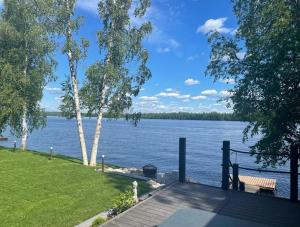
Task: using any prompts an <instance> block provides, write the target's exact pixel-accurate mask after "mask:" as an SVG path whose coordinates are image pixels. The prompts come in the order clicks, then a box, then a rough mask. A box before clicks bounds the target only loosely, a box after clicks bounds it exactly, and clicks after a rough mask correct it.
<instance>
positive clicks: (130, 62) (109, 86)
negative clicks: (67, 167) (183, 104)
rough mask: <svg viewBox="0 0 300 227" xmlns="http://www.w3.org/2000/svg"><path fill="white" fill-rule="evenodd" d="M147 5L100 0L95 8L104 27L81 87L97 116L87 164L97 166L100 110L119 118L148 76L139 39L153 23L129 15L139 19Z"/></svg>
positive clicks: (125, 0)
mask: <svg viewBox="0 0 300 227" xmlns="http://www.w3.org/2000/svg"><path fill="white" fill-rule="evenodd" d="M149 6H150V1H149V0H139V1H134V2H133V1H131V0H101V1H100V2H99V4H98V11H99V15H100V18H101V21H102V23H103V28H102V29H101V31H99V32H98V43H99V48H100V53H101V56H102V58H100V60H99V61H98V62H97V63H95V64H94V65H92V66H91V67H89V69H88V70H87V72H86V81H85V83H84V86H83V88H82V90H81V95H82V97H83V103H84V106H85V108H86V109H87V110H88V113H89V114H96V115H97V123H96V129H95V135H94V141H93V146H92V152H91V159H90V166H96V162H97V151H98V144H99V140H100V136H101V128H102V121H103V113H104V112H108V113H109V114H110V115H111V116H113V117H115V118H118V117H119V116H120V115H121V114H122V113H123V112H124V111H125V110H128V109H129V108H130V107H131V106H132V97H133V96H137V95H138V94H139V91H140V89H141V87H142V85H143V84H144V83H145V82H146V81H147V80H148V79H149V78H150V77H151V72H150V70H149V69H148V67H147V61H148V52H147V50H146V49H145V48H144V47H143V45H142V41H143V39H144V37H145V36H146V35H148V34H149V33H150V32H151V30H152V26H151V23H150V22H145V23H142V24H141V26H133V24H132V23H131V19H130V14H129V13H130V11H131V10H132V9H133V12H134V13H133V15H131V16H132V17H135V18H138V19H141V18H142V17H143V16H144V15H145V13H146V11H147V9H148V8H149Z"/></svg>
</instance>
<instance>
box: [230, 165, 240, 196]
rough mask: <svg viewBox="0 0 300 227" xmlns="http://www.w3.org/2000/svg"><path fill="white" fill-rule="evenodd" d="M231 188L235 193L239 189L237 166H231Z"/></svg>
mask: <svg viewBox="0 0 300 227" xmlns="http://www.w3.org/2000/svg"><path fill="white" fill-rule="evenodd" d="M232 188H233V190H235V191H237V190H238V189H239V164H237V163H234V164H233V165H232Z"/></svg>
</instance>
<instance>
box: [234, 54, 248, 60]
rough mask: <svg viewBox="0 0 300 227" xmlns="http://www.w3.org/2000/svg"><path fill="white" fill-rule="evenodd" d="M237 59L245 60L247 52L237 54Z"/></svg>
mask: <svg viewBox="0 0 300 227" xmlns="http://www.w3.org/2000/svg"><path fill="white" fill-rule="evenodd" d="M236 56H237V58H238V59H240V60H243V59H244V58H245V56H246V52H239V53H237V54H236Z"/></svg>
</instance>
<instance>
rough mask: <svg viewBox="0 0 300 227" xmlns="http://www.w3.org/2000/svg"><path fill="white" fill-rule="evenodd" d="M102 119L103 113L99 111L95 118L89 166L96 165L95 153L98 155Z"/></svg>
mask: <svg viewBox="0 0 300 227" xmlns="http://www.w3.org/2000/svg"><path fill="white" fill-rule="evenodd" d="M102 118H103V111H102V110H101V111H100V113H99V114H98V117H97V125H96V130H95V136H94V141H93V148H92V153H91V160H90V166H96V165H97V153H98V145H99V140H100V136H101V128H102Z"/></svg>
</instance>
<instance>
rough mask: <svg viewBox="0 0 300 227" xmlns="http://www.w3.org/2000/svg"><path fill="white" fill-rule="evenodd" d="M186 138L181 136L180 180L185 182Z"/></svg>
mask: <svg viewBox="0 0 300 227" xmlns="http://www.w3.org/2000/svg"><path fill="white" fill-rule="evenodd" d="M185 165H186V138H179V182H180V183H184V182H185V171H186V169H185Z"/></svg>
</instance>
